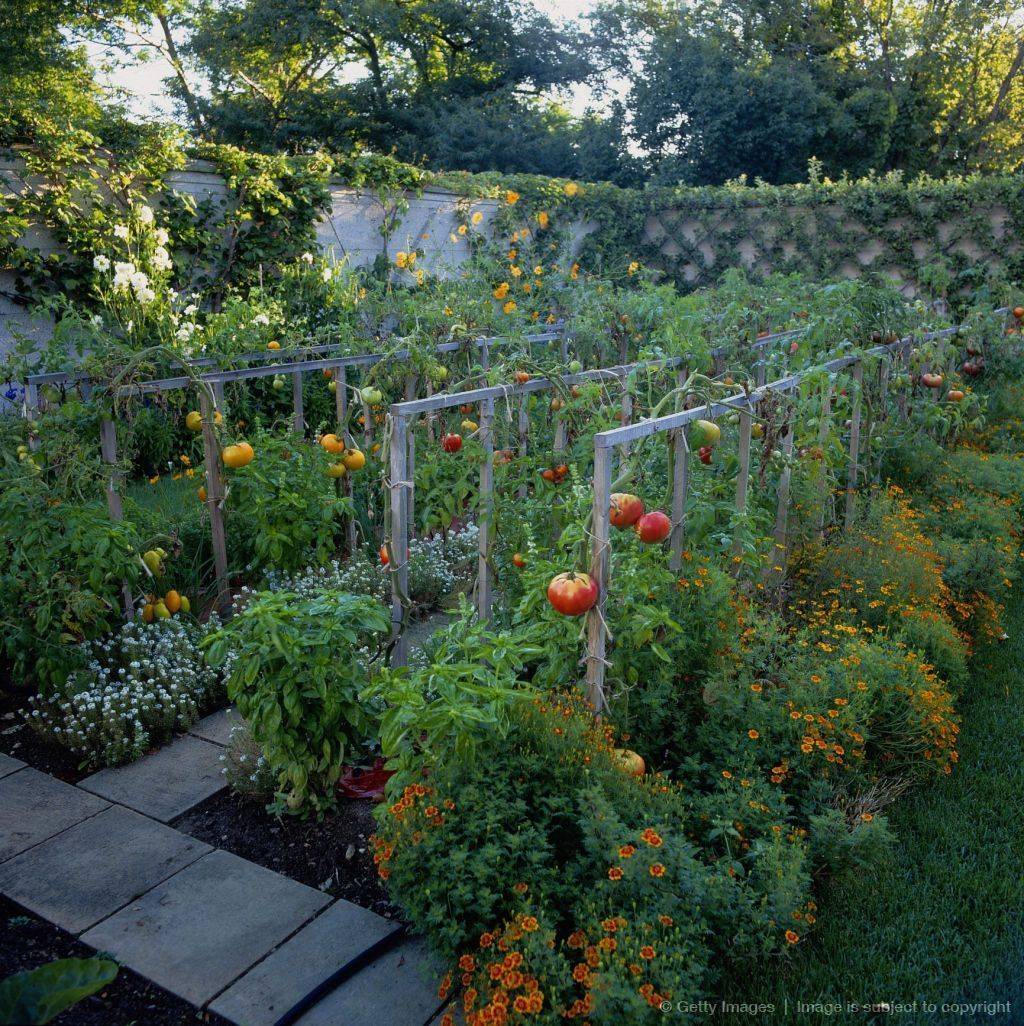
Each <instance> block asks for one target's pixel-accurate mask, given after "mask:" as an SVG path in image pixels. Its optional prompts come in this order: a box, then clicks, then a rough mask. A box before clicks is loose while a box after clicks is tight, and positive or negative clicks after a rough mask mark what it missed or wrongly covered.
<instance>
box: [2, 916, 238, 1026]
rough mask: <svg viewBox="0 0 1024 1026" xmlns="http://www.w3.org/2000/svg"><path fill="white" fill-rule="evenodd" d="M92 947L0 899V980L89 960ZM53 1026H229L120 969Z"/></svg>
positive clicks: (130, 972)
mask: <svg viewBox="0 0 1024 1026" xmlns="http://www.w3.org/2000/svg"><path fill="white" fill-rule="evenodd" d="M95 954H96V952H95V951H93V950H92V948H90V947H88V946H87V945H85V944H82V943H80V942H79V941H77V940H75V938H74V937H72V935H71V934H70V933H66V932H65V931H64V930H61V929H60V928H59V927H57V926H53V925H51V924H50V923H47V922H44V921H43V920H42V919H39V918H37V917H36V916H34V915H32V914H31V913H30V912H26V911H25V910H24V909H23V908H21V906H20V905H16V904H15V903H14V902H13V901H8V900H7V899H6V898H4V897H0V979H3V978H4V977H5V976H8V975H9V974H10V973H17V972H22V971H23V970H26V969H35V968H37V967H38V966H41V965H44V964H45V963H47V962H53V961H55V960H56V959H58V958H91V957H92V956H94V955H95ZM53 1023H54V1026H143V1024H144V1026H193V1024H196V1023H206V1024H208V1026H229V1023H228V1021H227V1020H226V1019H223V1018H221V1017H220V1016H219V1015H214V1014H213V1013H212V1012H200V1011H199V1010H198V1009H197V1008H195V1007H193V1006H192V1005H190V1004H189V1003H188V1002H187V1001H183V1000H182V999H181V998H179V997H175V996H174V995H173V994H170V993H168V992H167V991H166V990H164V989H163V988H162V987H158V986H157V985H156V984H155V983H150V982H149V981H148V980H145V979H143V978H142V977H141V976H139V975H137V974H136V973H133V972H132V971H131V970H130V969H126V968H125V967H124V966H122V967H121V969H120V971H119V972H118V974H117V979H116V980H114V982H113V983H112V984H111V985H110V986H109V987H106V988H105V989H104V990H101V991H100V992H99V993H98V994H94V995H93V996H92V997H90V998H86V999H85V1000H84V1001H81V1002H79V1003H78V1004H77V1005H75V1006H74V1007H73V1008H69V1009H68V1010H67V1011H66V1012H63V1013H62V1014H61V1015H59V1016H57V1018H56V1019H54V1020H53Z"/></svg>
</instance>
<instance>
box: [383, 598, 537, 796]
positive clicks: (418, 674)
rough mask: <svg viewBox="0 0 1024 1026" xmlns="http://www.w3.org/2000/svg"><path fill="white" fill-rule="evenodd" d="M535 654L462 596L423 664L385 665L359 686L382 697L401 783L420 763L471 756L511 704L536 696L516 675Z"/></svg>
mask: <svg viewBox="0 0 1024 1026" xmlns="http://www.w3.org/2000/svg"><path fill="white" fill-rule="evenodd" d="M540 654H541V653H540V650H539V649H535V648H531V647H530V646H529V645H524V644H523V642H522V639H521V638H520V637H518V636H516V635H503V634H497V633H493V632H492V631H489V630H488V629H487V628H486V627H485V626H484V625H482V624H481V623H480V621H479V620H478V619H477V618H476V614H475V611H474V610H473V609H472V607H471V606H469V605H468V604H467V603H466V601H465V599H463V601H462V605H461V607H460V610H459V617H458V618H457V619H456V620H455V621H454V622H453V623H452V624H450V625H449V626H448V627H446V628H445V629H444V630H443V631H440V632H438V633H437V634H435V635H434V636H433V637H432V638H431V639H430V641H429V642H428V644H427V646H426V648H425V651H424V653H423V659H422V662H423V663H424V665H422V666H416V667H415V668H412V669H407V668H402V669H398V670H390V669H382V670H381V671H380V673H378V674H377V675H376V677H375V678H374V680H373V683H372V684H371V686H370V687H369V688H367V690H366V691H365V692H364V693H363V698H364V699H366V700H371V701H373V702H374V703H377V702H380V703H383V706H384V712H383V714H382V716H381V726H380V741H381V749H382V751H383V752H384V755H385V756H386V757H387V758H388V759H390V760H391V762H390V763H389V768H390V769H394V770H396V771H397V772H398V779H399V780H400V781H401V782H403V783H406V782H410V781H412V780H415V779H417V778H418V777H419V776H420V775H421V769H422V767H424V766H427V767H435V768H436V767H439V766H442V765H445V764H448V763H456V762H471V761H472V760H473V758H474V756H475V753H476V751H477V749H478V747H479V744H480V742H481V740H482V737H483V736H485V735H487V734H488V733H489V732H491V731H497V732H498V734H499V735H503V734H504V733H505V732H507V730H508V729H509V718H510V716H511V715H512V713H513V710H514V708H515V706H516V704H517V703H519V702H522V701H525V700H528V699H530V698H531V697H532V696H533V694H534V692H533V691H532V689H530V688H527V687H525V686H523V685H522V684H521V683H520V682H519V679H518V677H519V675H520V673H521V672H522V670H523V668H524V666H525V665H526V663H527V662H528V661H529V660H530V659H531V658H536V657H537V656H539V655H540Z"/></svg>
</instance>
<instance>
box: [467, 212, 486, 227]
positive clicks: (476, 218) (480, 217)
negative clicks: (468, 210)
mask: <svg viewBox="0 0 1024 1026" xmlns="http://www.w3.org/2000/svg"><path fill="white" fill-rule="evenodd" d="M483 219H484V215H483V214H482V213H481V212H480V211H479V210H474V211H473V216H472V218H471V219H470V220H472V222H473V224H479V223H480V222H481V221H482V220H483Z"/></svg>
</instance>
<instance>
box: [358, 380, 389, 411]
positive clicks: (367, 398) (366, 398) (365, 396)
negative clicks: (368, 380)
mask: <svg viewBox="0 0 1024 1026" xmlns="http://www.w3.org/2000/svg"><path fill="white" fill-rule="evenodd" d="M359 398H360V399H362V400H363V402H364V403H366V405H367V406H379V405H380V404H381V402H383V400H384V393H383V392H381V390H380V389H379V388H374V387H373V385H367V386H366V388H364V389H362V390H361V391H360V392H359Z"/></svg>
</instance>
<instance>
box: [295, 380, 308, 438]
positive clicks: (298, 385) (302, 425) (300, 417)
mask: <svg viewBox="0 0 1024 1026" xmlns="http://www.w3.org/2000/svg"><path fill="white" fill-rule="evenodd" d="M292 408H293V409H294V411H295V412H294V414H293V416H292V431H294V432H295V434H297V435H298V436H299V437H300V438H301V437H302V435H304V434H305V433H306V415H305V410H304V409H303V405H302V372H301V371H292Z"/></svg>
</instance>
